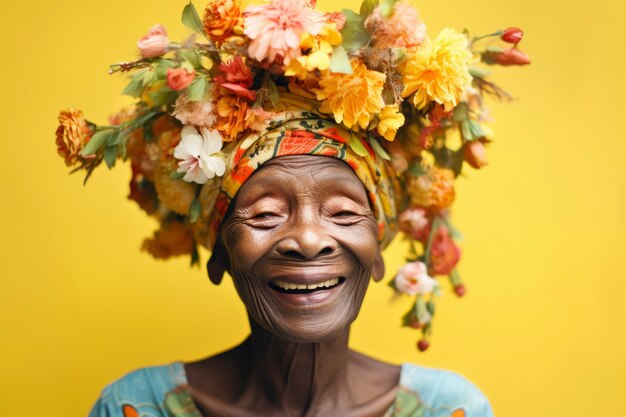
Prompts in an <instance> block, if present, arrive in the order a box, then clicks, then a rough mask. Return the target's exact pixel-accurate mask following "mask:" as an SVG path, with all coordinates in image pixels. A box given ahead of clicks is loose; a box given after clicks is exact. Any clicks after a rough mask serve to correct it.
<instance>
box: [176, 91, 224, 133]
mask: <svg viewBox="0 0 626 417" xmlns="http://www.w3.org/2000/svg"><path fill="white" fill-rule="evenodd" d="M172 115H173V116H174V117H175V118H177V119H178V120H180V122H181V123H182V124H184V125H194V126H197V127H206V128H209V127H211V126H213V124H214V123H215V119H216V115H215V105H214V104H213V103H212V102H210V101H187V95H186V94H183V95H181V96H180V97H178V99H177V100H176V104H175V105H174V111H173V112H172Z"/></svg>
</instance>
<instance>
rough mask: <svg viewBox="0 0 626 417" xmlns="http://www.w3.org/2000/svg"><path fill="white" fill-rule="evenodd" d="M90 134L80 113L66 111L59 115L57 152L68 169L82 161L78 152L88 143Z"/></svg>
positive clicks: (71, 110) (72, 110)
mask: <svg viewBox="0 0 626 417" xmlns="http://www.w3.org/2000/svg"><path fill="white" fill-rule="evenodd" d="M92 133H93V132H92V129H91V128H90V127H89V125H88V124H87V121H86V120H85V117H84V116H83V112H82V111H80V110H76V109H67V110H63V111H61V113H59V127H58V128H57V131H56V137H57V138H56V145H57V152H58V153H59V155H60V156H62V157H63V158H64V159H65V165H67V166H68V167H70V166H72V165H76V163H77V162H79V161H81V160H82V159H83V158H82V157H81V156H80V155H79V152H80V151H81V150H82V149H83V148H84V147H85V145H86V144H87V142H89V139H91V135H92Z"/></svg>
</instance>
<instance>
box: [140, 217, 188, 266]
mask: <svg viewBox="0 0 626 417" xmlns="http://www.w3.org/2000/svg"><path fill="white" fill-rule="evenodd" d="M194 244H195V243H194V239H193V233H192V232H191V229H189V227H188V226H187V225H186V224H185V223H183V222H181V221H179V220H170V221H167V222H163V223H161V227H160V228H159V230H157V231H156V232H154V236H153V237H152V238H148V239H146V240H145V241H144V242H143V245H142V247H141V249H142V250H145V251H146V252H148V253H149V254H151V255H152V256H154V257H155V258H157V259H167V258H170V257H172V256H180V255H190V254H191V253H192V252H193V250H194Z"/></svg>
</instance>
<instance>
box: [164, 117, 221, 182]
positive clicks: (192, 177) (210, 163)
mask: <svg viewBox="0 0 626 417" xmlns="http://www.w3.org/2000/svg"><path fill="white" fill-rule="evenodd" d="M201 132H202V133H199V132H198V131H197V130H196V128H195V127H193V126H185V127H184V128H183V132H182V139H181V141H180V143H179V144H178V146H177V147H176V149H175V150H174V157H175V158H176V159H182V161H181V162H179V163H178V172H179V173H181V174H182V173H185V176H184V177H183V180H185V181H187V182H196V183H198V184H204V183H205V182H207V180H209V179H211V178H213V177H215V176H216V175H217V176H218V177H220V176H222V175H224V171H225V169H226V164H225V163H224V160H223V159H222V158H221V157H219V156H213V155H214V154H216V153H218V152H219V151H220V150H221V149H222V136H221V135H220V134H219V133H218V132H217V131H215V130H209V129H206V128H202V129H201Z"/></svg>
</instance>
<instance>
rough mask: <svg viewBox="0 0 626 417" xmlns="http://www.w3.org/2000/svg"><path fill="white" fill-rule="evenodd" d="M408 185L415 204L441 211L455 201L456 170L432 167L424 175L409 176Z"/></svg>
mask: <svg viewBox="0 0 626 417" xmlns="http://www.w3.org/2000/svg"><path fill="white" fill-rule="evenodd" d="M407 186H408V192H409V197H410V198H411V204H412V205H414V206H422V207H426V208H428V209H430V210H433V211H441V210H444V209H446V208H448V207H450V205H451V204H452V202H454V197H455V192H454V172H452V171H451V170H449V169H446V168H438V167H431V168H430V169H429V170H428V171H427V172H426V173H425V174H424V175H420V176H418V177H413V176H411V177H409V179H408V182H407Z"/></svg>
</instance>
